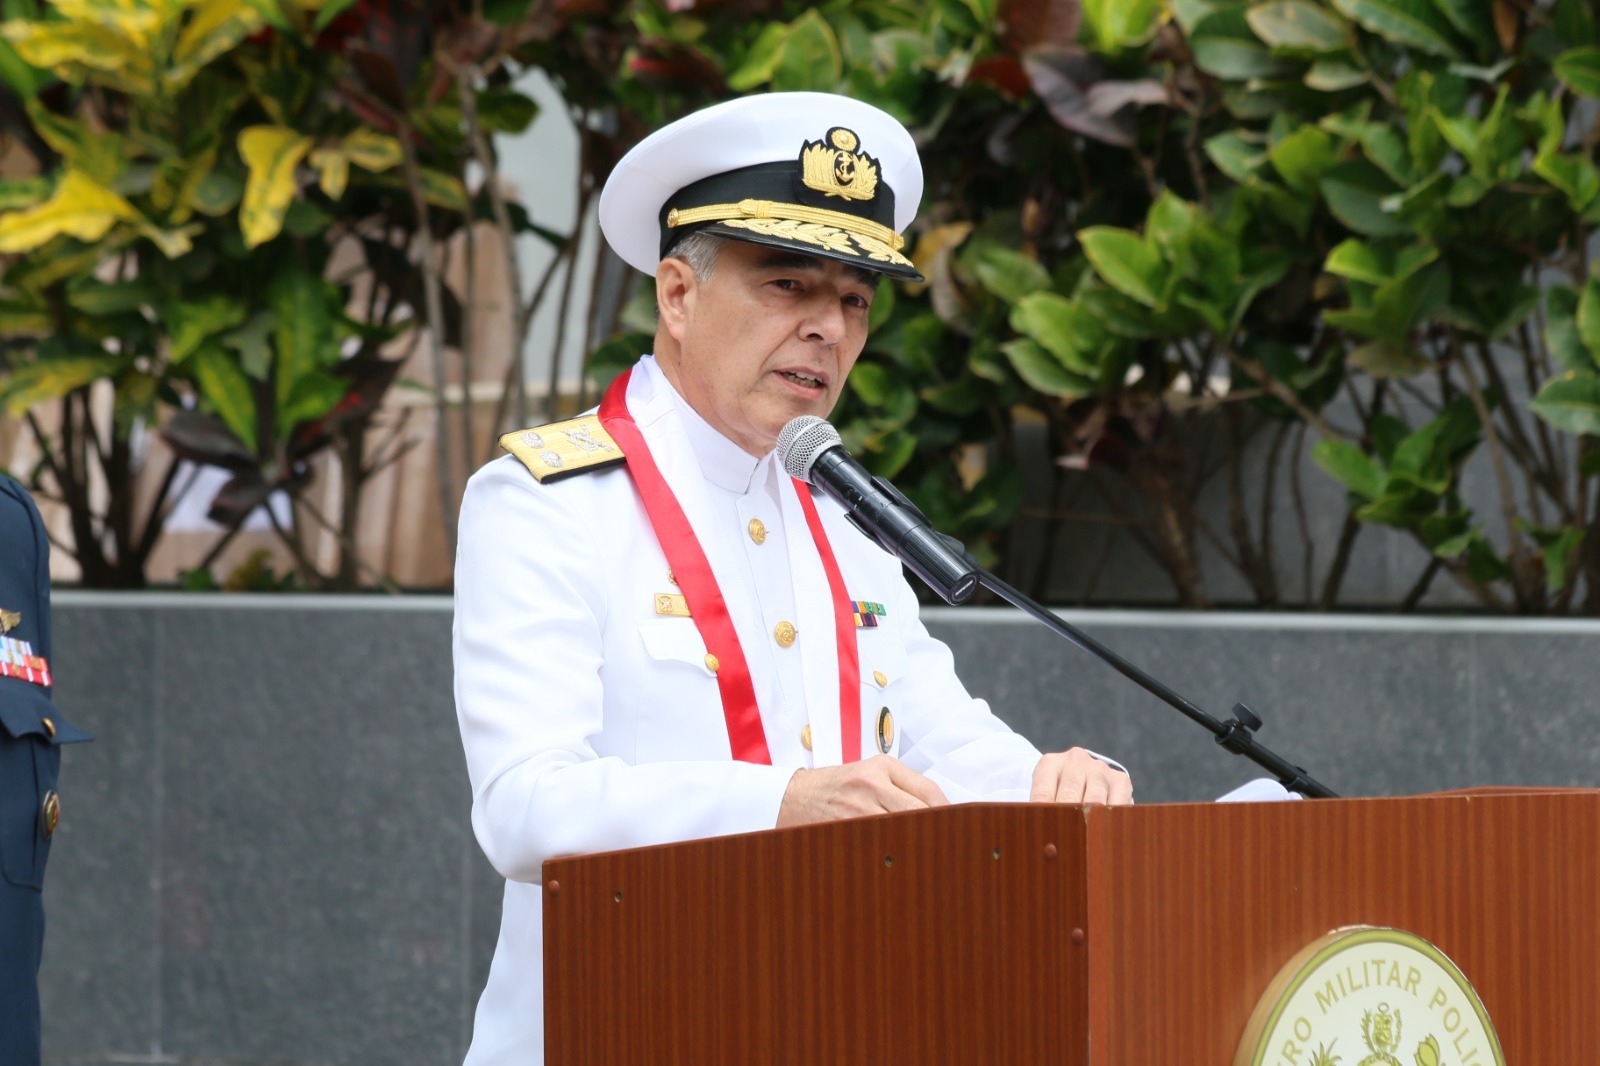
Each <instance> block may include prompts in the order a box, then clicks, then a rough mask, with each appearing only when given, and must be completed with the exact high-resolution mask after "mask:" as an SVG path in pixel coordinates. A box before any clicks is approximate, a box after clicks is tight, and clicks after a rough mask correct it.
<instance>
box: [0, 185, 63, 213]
mask: <svg viewBox="0 0 1600 1066" xmlns="http://www.w3.org/2000/svg"><path fill="white" fill-rule="evenodd" d="M52 188H53V186H52V184H51V182H50V179H49V178H15V179H12V180H10V181H7V180H4V179H0V211H16V210H18V209H20V208H24V207H32V206H33V205H34V204H36V203H38V202H39V201H41V200H46V199H49V197H50V190H51V189H52Z"/></svg>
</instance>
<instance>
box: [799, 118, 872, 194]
mask: <svg viewBox="0 0 1600 1066" xmlns="http://www.w3.org/2000/svg"><path fill="white" fill-rule="evenodd" d="M860 144H861V139H860V138H859V137H857V136H856V135H855V133H854V132H853V131H851V130H847V129H845V128H844V127H843V126H835V127H833V129H831V130H829V131H828V139H827V141H826V142H824V141H807V142H806V144H805V146H804V147H803V148H801V149H800V180H801V181H803V182H805V185H806V188H808V189H815V190H816V191H817V192H820V193H824V194H825V195H828V196H838V197H840V198H842V199H845V200H870V199H872V198H873V197H875V196H877V195H878V161H877V160H876V159H874V158H872V157H871V156H870V155H868V154H867V153H865V152H858V151H856V149H857V148H858V147H859V146H860Z"/></svg>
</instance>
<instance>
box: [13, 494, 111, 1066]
mask: <svg viewBox="0 0 1600 1066" xmlns="http://www.w3.org/2000/svg"><path fill="white" fill-rule="evenodd" d="M50 654H51V647H50V542H49V541H48V540H47V539H46V538H45V532H44V524H43V523H42V522H41V521H40V520H39V510H38V508H37V507H35V506H34V504H33V498H32V497H31V496H29V495H28V493H27V491H26V490H25V489H23V487H22V486H21V485H19V484H17V483H16V482H15V481H13V480H12V479H10V478H9V477H6V476H5V475H4V474H0V1063H3V1064H4V1066H36V1064H37V1063H38V1062H39V961H40V958H41V957H42V952H43V948H44V901H43V889H44V864H45V859H46V858H48V857H49V855H50V838H51V837H52V836H54V835H55V831H56V825H57V823H59V822H60V820H61V800H60V797H59V796H57V794H56V778H57V775H58V774H59V772H60V769H61V748H60V745H62V744H69V743H72V742H74V741H80V740H89V739H90V737H89V735H88V734H87V733H85V732H83V731H82V730H79V729H76V728H74V727H73V726H72V725H71V723H69V722H68V721H67V720H66V719H65V718H63V717H62V716H61V713H60V712H59V711H57V710H56V709H55V706H54V704H52V703H51V700H50V693H51V687H52V680H51V675H50V667H51V660H50Z"/></svg>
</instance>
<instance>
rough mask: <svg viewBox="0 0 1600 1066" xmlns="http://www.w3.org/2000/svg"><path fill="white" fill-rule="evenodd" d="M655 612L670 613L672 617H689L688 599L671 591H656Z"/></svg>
mask: <svg viewBox="0 0 1600 1066" xmlns="http://www.w3.org/2000/svg"><path fill="white" fill-rule="evenodd" d="M655 602H656V614H666V615H671V616H672V617H673V618H688V617H689V601H688V600H686V599H684V598H683V597H682V596H679V595H678V594H677V593H673V592H658V593H656V595H655Z"/></svg>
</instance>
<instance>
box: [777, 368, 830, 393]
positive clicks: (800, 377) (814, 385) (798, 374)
mask: <svg viewBox="0 0 1600 1066" xmlns="http://www.w3.org/2000/svg"><path fill="white" fill-rule="evenodd" d="M778 373H780V374H782V375H783V376H784V377H786V378H788V379H789V380H790V381H792V382H794V383H795V384H796V385H801V386H804V387H805V388H808V389H820V388H822V387H823V385H825V384H827V383H826V382H825V381H823V379H822V378H819V377H817V376H816V375H815V374H807V373H806V372H805V371H803V370H780V371H778Z"/></svg>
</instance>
